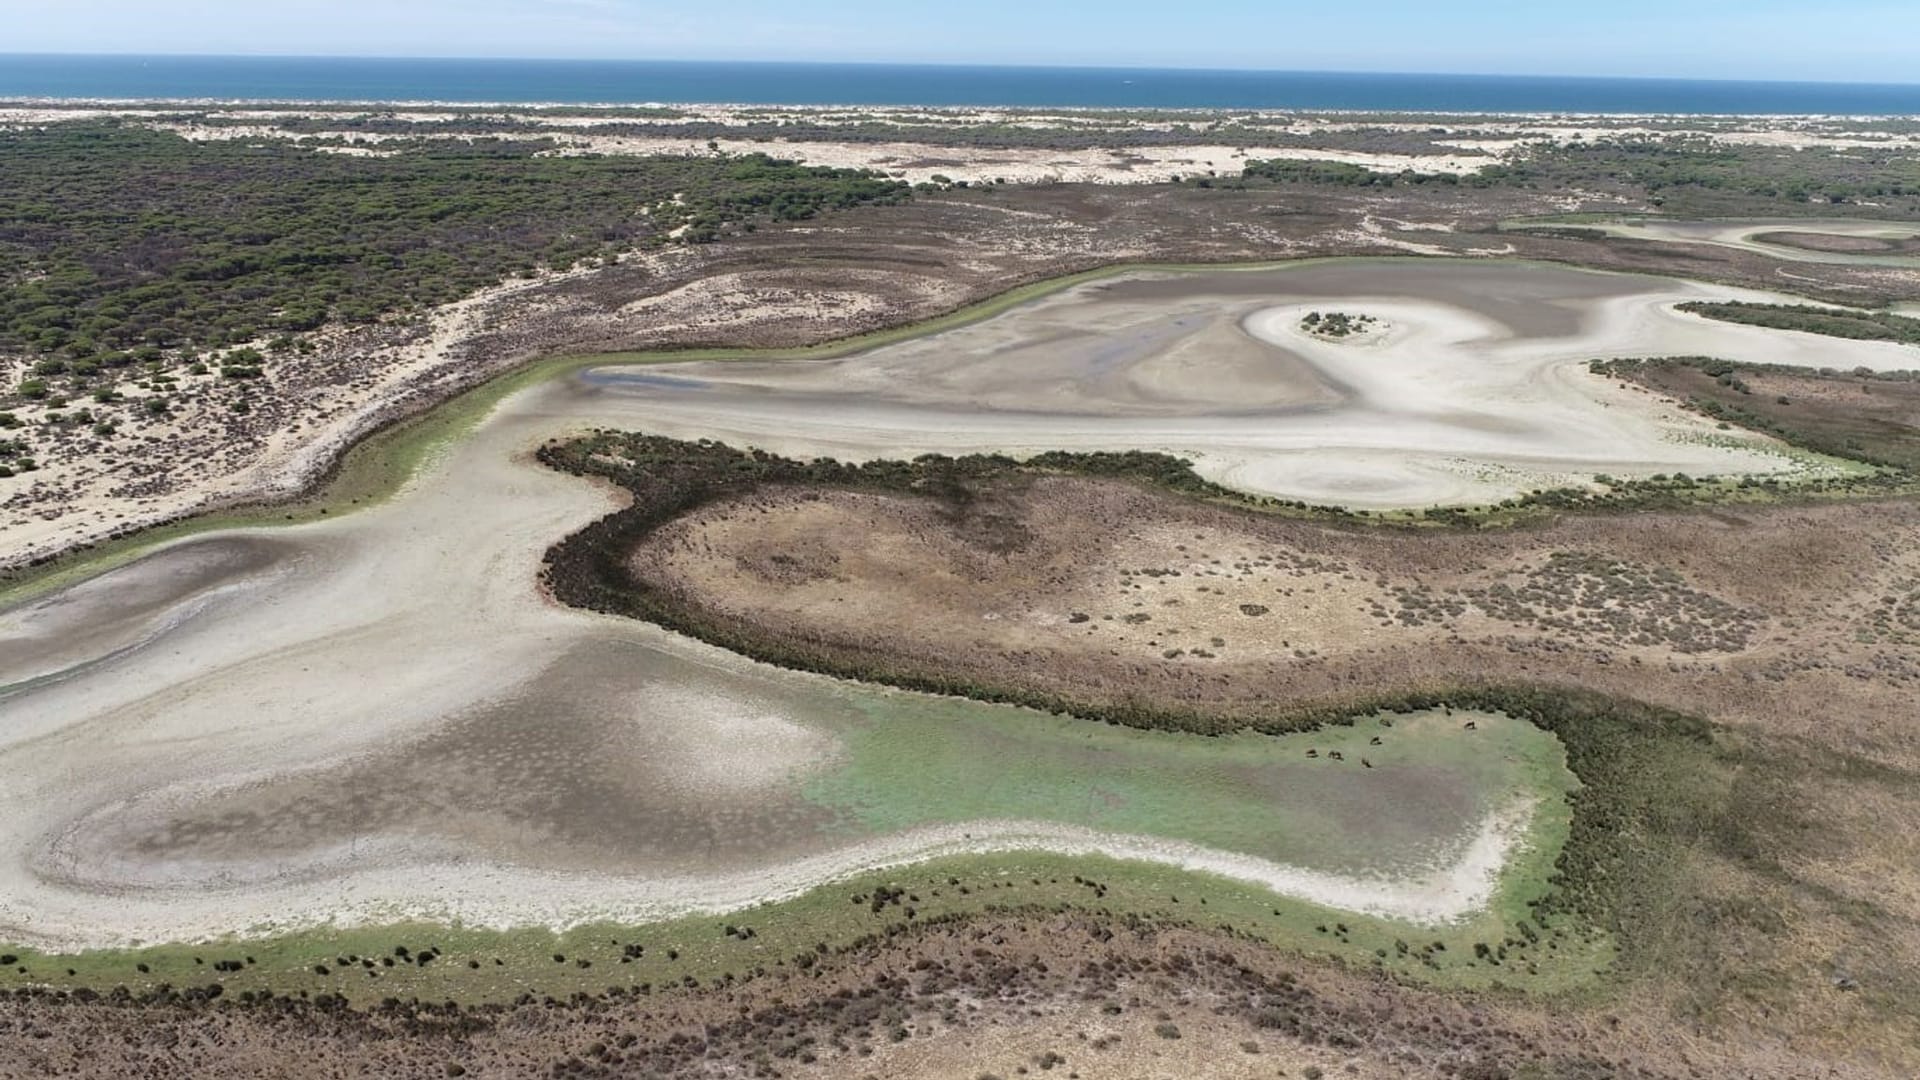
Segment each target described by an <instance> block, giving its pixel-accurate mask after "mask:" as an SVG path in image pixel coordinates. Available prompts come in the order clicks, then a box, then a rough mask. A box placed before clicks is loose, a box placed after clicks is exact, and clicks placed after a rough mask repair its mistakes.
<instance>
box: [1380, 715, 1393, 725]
mask: <svg viewBox="0 0 1920 1080" xmlns="http://www.w3.org/2000/svg"><path fill="white" fill-rule="evenodd" d="M1380 726H1381V727H1392V726H1393V721H1391V720H1389V719H1387V718H1386V717H1384V716H1383V717H1381V718H1380Z"/></svg>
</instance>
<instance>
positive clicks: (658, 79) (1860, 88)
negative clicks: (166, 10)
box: [0, 54, 1920, 115]
mask: <svg viewBox="0 0 1920 1080" xmlns="http://www.w3.org/2000/svg"><path fill="white" fill-rule="evenodd" d="M20 98H113V99H136V100H163V99H172V100H180V99H189V100H191V99H217V100H271V101H335V102H338V101H383V102H405V101H445V102H505V103H521V104H526V103H536V102H547V103H556V104H594V103H640V102H659V103H669V104H671V103H719V102H726V103H737V104H755V105H929V106H1005V107H1089V108H1092V107H1098V108H1135V109H1198V108H1211V109H1327V110H1335V109H1338V110H1358V111H1394V112H1400V111H1418V112H1500V113H1516V112H1517V113H1565V112H1574V113H1690V114H1713V113H1740V114H1820V115H1866V114H1873V115H1887V114H1901V115H1920V85H1879V84H1854V83H1791V82H1721V81H1704V80H1689V79H1600V78H1556V77H1536V76H1505V75H1383V74H1357V73H1335V72H1301V71H1199V70H1155V69H1129V68H1048V67H961V66H945V65H941V66H934V65H902V64H776V63H706V62H686V61H600V60H445V59H436V60H404V59H349V58H338V57H241V56H50V55H17V54H16V55H0V99H20Z"/></svg>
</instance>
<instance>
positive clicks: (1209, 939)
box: [0, 915, 1881, 1080]
mask: <svg viewBox="0 0 1920 1080" xmlns="http://www.w3.org/2000/svg"><path fill="white" fill-rule="evenodd" d="M1810 1049H1811V1050H1813V1051H1814V1052H1817V1048H1799V1047H1795V1046H1793V1045H1790V1044H1789V1043H1788V1042H1786V1041H1783V1040H1780V1039H1777V1038H1775V1037H1772V1036H1767V1035H1759V1036H1756V1037H1754V1038H1753V1039H1751V1040H1748V1041H1745V1042H1742V1043H1740V1044H1738V1045H1727V1044H1720V1043H1715V1044H1710V1045H1704V1046H1703V1045H1701V1044H1699V1043H1698V1042H1697V1040H1696V1039H1695V1038H1694V1037H1693V1036H1692V1035H1690V1034H1683V1033H1679V1032H1676V1031H1674V1030H1672V1029H1671V1028H1668V1027H1665V1026H1664V1025H1662V1024H1661V1023H1660V1022H1659V1021H1658V1020H1657V1019H1650V1018H1649V1015H1648V1014H1647V1013H1645V1012H1644V1011H1643V1010H1641V1009H1640V1008H1639V1007H1637V1006H1636V1005H1634V1004H1633V1003H1632V1002H1622V1003H1620V1004H1619V1006H1618V1007H1617V1008H1615V1009H1613V1010H1611V1011H1609V1012H1607V1013H1584V1014H1578V1015H1574V1016H1552V1015H1549V1014H1547V1013H1544V1012H1541V1011H1537V1010H1533V1009H1530V1008H1528V1007H1527V1006H1525V1005H1523V1004H1519V1003H1514V1002H1508V1001H1504V1000H1501V999H1497V998H1481V999H1468V998H1463V997H1459V996H1454V995H1447V994H1440V993H1434V992H1428V991H1421V990H1415V989H1410V988H1407V987H1403V986H1398V985H1395V984H1393V983H1392V982H1390V981H1387V980H1385V979H1382V978H1378V977H1375V976H1373V975H1370V974H1368V973H1365V972H1357V971H1349V970H1341V969H1335V968H1328V967H1325V966H1323V965H1318V964H1315V963H1313V962H1311V961H1308V960H1303V959H1301V958H1297V957H1288V956H1285V955H1282V954H1279V953H1276V952H1274V951H1272V950H1271V949H1265V948H1259V947H1251V946H1248V945H1246V944H1245V943H1243V942H1241V941H1239V940H1237V939H1235V938H1234V937H1233V936H1232V935H1231V934H1229V933H1226V932H1221V931H1204V930H1200V929H1182V928H1167V927H1158V928H1156V927H1151V926H1147V925H1144V924H1120V925H1115V924H1113V923H1111V922H1109V921H1108V920H1104V919H1099V918H1095V917H1089V916H1044V915H1008V916H1003V917H999V918H992V919H984V920H978V921H973V922H967V923H957V924H952V923H950V924H944V925H937V926H927V927H922V928H919V929H916V930H914V931H911V932H908V933H905V934H902V935H900V936H895V937H887V938H882V939H879V940H877V941H876V942H874V943H871V944H868V945H865V946H861V947H858V948H856V949H854V950H852V951H851V952H849V953H847V954H844V955H838V956H832V957H826V958H820V959H818V961H817V962H810V963H809V965H808V966H807V967H806V968H805V969H804V970H803V969H801V968H800V967H798V966H796V965H783V966H781V967H779V968H775V969H773V970H771V971H769V972H766V973H763V974H760V975H758V976H757V977H753V978H749V979H747V980H745V981H742V982H739V983H737V984H730V985H726V986H715V987H709V988H704V989H699V990H692V991H689V990H684V989H674V990H671V991H659V992H655V993H651V994H647V995H640V994H637V993H632V992H630V991H628V990H624V989H610V990H609V991H608V992H606V993H602V994H599V995H594V996H591V997H587V996H578V997H576V999H575V1000H573V1001H571V1002H566V1003H561V1002H552V1001H545V1002H542V1001H534V1000H525V1001H523V1002H522V1003H520V1004H517V1005H514V1006H510V1007H502V1008H482V1009H467V1010H457V1009H450V1008H444V1007H434V1006H432V1005H427V1006H418V1005H400V1004H398V1003H395V1004H394V1005H393V1006H391V1007H387V1008H382V1009H375V1010H372V1011H370V1012H354V1011H349V1010H344V1009H335V1008H329V1007H327V1006H326V1004H325V1003H324V1002H314V1001H301V1000H291V999H276V1000H275V1001H273V1002H271V1003H268V1004H264V1005H263V1004H253V1005H230V1004H227V1003H221V1004H218V1005H207V1004H200V1005H190V1004H186V1003H184V1002H177V1003H174V1004H165V1003H162V1004H148V1005H145V1006H136V1005H133V1004H131V1003H116V1002H112V1001H107V1000H91V1001H83V1000H77V999H72V998H55V997H52V996H38V997H30V996H25V995H21V996H17V997H15V998H12V999H10V1000H5V1001H3V1002H0V1077H5V1078H9V1080H12V1078H20V1080H25V1078H28V1077H33V1078H36V1080H37V1078H41V1077H54V1076H87V1077H122V1076H125V1077H151V1078H166V1077H192V1076H208V1075H226V1076H274V1077H310V1076H311V1077H318V1076H326V1077H347V1076H370V1075H377V1076H383V1077H395V1078H400V1077H445V1076H461V1075H464V1076H472V1077H520V1076H574V1077H663V1078H664V1077H723V1076H725V1077H799V1078H822V1080H825V1078H838V1077H907V1078H920V1077H926V1078H934V1077H940V1078H949V1077H959V1078H962V1080H967V1078H977V1077H981V1076H995V1077H1001V1078H1003V1080H1010V1078H1012V1077H1014V1076H1020V1075H1029V1076H1034V1075H1039V1074H1043V1073H1045V1074H1050V1075H1055V1076H1060V1077H1072V1076H1079V1077H1084V1078H1087V1080H1095V1078H1100V1077H1140V1078H1160V1077H1188V1076H1201V1075H1204V1076H1210V1077H1229V1078H1231V1077H1254V1076H1261V1077H1278V1076H1287V1077H1316V1076H1326V1077H1334V1078H1343V1077H1358V1078H1361V1080H1373V1078H1384V1077H1443V1076H1445V1077H1468V1078H1496V1077H1510V1076H1514V1075H1516V1074H1524V1075H1535V1076H1566V1077H1595V1078H1598V1077H1612V1076H1626V1075H1635V1076H1642V1077H1650V1078H1651V1077H1697V1076H1706V1075H1712V1076H1741V1077H1748V1078H1767V1080H1772V1078H1780V1080H1785V1078H1789V1077H1802V1076H1810V1075H1820V1076H1829V1077H1854V1076H1873V1075H1881V1074H1877V1073H1874V1072H1872V1071H1868V1070H1863V1069H1858V1068H1855V1067H1851V1066H1847V1065H1837V1066H1836V1065H1833V1064H1832V1063H1830V1062H1828V1061H1824V1060H1820V1059H1818V1058H1816V1057H1813V1056H1811V1055H1810V1053H1809V1050H1810ZM1523 1071H1524V1072H1523Z"/></svg>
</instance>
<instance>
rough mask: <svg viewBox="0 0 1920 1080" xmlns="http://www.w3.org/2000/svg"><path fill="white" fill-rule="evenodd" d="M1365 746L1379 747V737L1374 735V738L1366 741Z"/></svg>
mask: <svg viewBox="0 0 1920 1080" xmlns="http://www.w3.org/2000/svg"><path fill="white" fill-rule="evenodd" d="M1367 745H1368V746H1379V745H1381V741H1380V736H1378V735H1375V736H1374V737H1373V738H1371V739H1368V740H1367Z"/></svg>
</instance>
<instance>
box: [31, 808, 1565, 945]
mask: <svg viewBox="0 0 1920 1080" xmlns="http://www.w3.org/2000/svg"><path fill="white" fill-rule="evenodd" d="M1537 805H1538V802H1537V800H1535V799H1532V798H1520V799H1517V800H1515V801H1513V802H1511V803H1509V804H1508V805H1506V806H1504V807H1501V808H1497V809H1495V810H1493V811H1491V812H1489V813H1488V814H1487V815H1486V816H1485V817H1484V818H1483V819H1482V820H1481V822H1480V825H1479V827H1478V828H1477V829H1476V830H1475V831H1474V832H1473V833H1472V834H1471V835H1470V836H1468V837H1465V838H1463V839H1464V842H1463V843H1461V844H1459V845H1457V846H1456V848H1455V850H1454V851H1453V852H1449V853H1447V854H1446V855H1442V856H1440V857H1438V858H1436V859H1435V860H1434V861H1433V862H1432V863H1430V864H1429V865H1428V866H1427V867H1426V868H1425V869H1424V870H1423V871H1420V872H1416V873H1413V874H1400V875H1394V874H1388V873H1382V874H1379V875H1375V876H1361V875H1349V874H1336V873H1329V872H1325V871H1318V870H1310V869H1307V868H1305V867H1299V866H1292V865H1288V864H1284V863H1277V862H1273V861H1270V860H1267V859H1262V858H1258V857H1256V856H1251V855H1242V854H1238V853H1234V852H1228V851H1221V850H1219V849H1215V848H1208V847H1203V846H1201V845H1197V844H1188V843H1183V842H1179V841H1173V840H1163V839H1159V838H1155V837H1150V836H1138V835H1116V834H1108V833H1101V832H1097V831H1095V830H1092V829H1088V828H1084V827H1079V826H1070V825H1056V824H1051V823H1047V822H1034V821H979V822H969V823H962V824H955V825H939V826H929V827H923V828H919V829H913V830H909V831H907V832H904V833H899V834H895V835H892V836H886V837H878V838H875V839H872V840H868V841H863V842H861V843H858V844H853V845H850V846H847V847H844V848H840V849H837V850H835V851H832V852H828V853H824V854H821V855H815V856H810V857H808V858H804V859H797V860H794V861H791V862H788V863H785V864H782V865H780V866H776V867H771V868H767V869H764V870H751V871H746V872H741V873H735V874H726V875H686V876H676V877H649V878H643V877H638V876H627V875H603V874H589V873H559V872H544V871H531V870H525V869H517V868H512V867H505V866H500V865H497V864H488V863H485V862H478V861H468V860H466V859H463V858H461V857H460V856H458V855H454V854H443V855H442V856H441V857H440V858H438V859H435V860H432V861H427V862H419V861H415V859H416V858H417V856H418V852H414V851H407V850H405V847H404V845H400V844H396V843H393V842H391V841H387V842H374V843H362V844H358V845H356V846H355V848H354V849H353V850H352V851H348V850H346V849H345V846H344V845H342V847H341V848H338V849H335V850H334V851H332V852H330V853H329V854H327V855H326V856H322V857H318V858H310V859H304V860H303V861H302V868H301V871H300V875H301V877H303V878H309V879H310V878H313V877H317V876H320V875H327V874H338V875H339V876H337V877H333V878H332V879H331V880H328V881H325V882H317V881H312V880H307V881H301V882H292V883H288V884H285V885H277V886H266V887H263V886H262V885H261V884H260V883H258V882H248V883H230V884H221V883H220V880H221V877H222V874H221V871H220V870H219V869H218V868H217V867H214V866H195V865H193V864H190V863H189V864H183V863H174V864H173V865H172V867H171V869H172V870H173V871H174V876H176V877H178V878H182V879H186V878H191V879H192V883H191V884H189V883H187V881H185V880H182V881H181V882H180V883H178V884H173V885H167V886H154V885H136V884H128V883H121V882H107V881H93V882H87V881H67V882H63V883H61V884H54V883H52V882H49V881H47V880H45V879H39V878H36V877H35V876H33V875H28V874H16V875H11V876H12V877H13V880H14V881H15V882H22V881H27V880H33V881H34V885H33V886H31V887H29V888H27V889H25V890H21V889H19V888H18V886H17V885H16V887H15V891H14V892H13V894H12V895H0V926H5V927H8V928H9V929H8V930H7V932H6V940H8V941H9V942H11V943H16V944H25V945H33V946H35V947H39V948H43V949H46V950H49V951H60V952H79V951H86V950H90V949H105V948H126V947H131V946H136V945H154V944H165V943H191V942H200V941H210V940H217V939H222V938H232V937H241V938H259V937H266V936H272V935H281V934H289V933H297V932H300V931H303V930H310V929H314V928H317V927H323V926H324V927H355V926H378V925H389V924H398V923H418V922H426V923H438V924H443V925H448V926H459V927H464V928H468V929H484V930H510V929H515V928H524V927H529V926H537V927H545V928H548V929H552V930H555V931H565V930H569V929H572V928H574V927H577V926H581V925H587V924H593V923H616V924H621V925H634V926H638V925H644V924H647V923H657V922H662V921H666V920H670V919H676V918H683V917H688V916H708V915H712V916H718V915H725V914H728V913H732V912H737V911H742V910H746V909H749V908H754V907H758V906H761V905H764V904H773V903H779V902H781V901H785V900H791V899H794V898H797V897H799V896H801V895H803V894H805V893H808V892H811V891H813V890H815V889H819V888H823V887H826V886H830V885H833V884H836V883H839V882H842V881H845V880H847V879H848V878H851V877H854V876H858V875H862V874H868V873H873V872H876V871H884V870H892V869H900V868H906V867H910V866H913V865H916V864H920V863H925V862H928V861H930V860H934V859H939V858H944V857H950V856H966V855H991V854H1007V853H1019V852H1035V853H1046V854H1051V855H1064V856H1103V857H1106V858H1110V859H1118V860H1122V861H1128V862H1143V863H1150V864H1154V865H1160V866H1167V867H1171V868H1174V869H1178V870H1183V871H1187V872H1191V873H1196V874H1205V875H1211V876H1215V877H1221V878H1226V879H1228V880H1230V881H1235V882H1239V883H1242V884H1247V885H1254V886H1257V887H1261V888H1265V889H1269V890H1271V891H1272V892H1273V893H1274V894H1275V895H1276V896H1281V897H1286V898H1289V899H1293V900H1298V901H1304V902H1306V903H1310V904H1315V905H1318V906H1321V907H1326V908H1331V909H1335V910H1339V911H1346V912H1351V913H1355V914H1363V915H1372V916H1377V917H1379V918H1383V919H1392V920H1396V921H1400V922H1405V923H1410V924H1413V925H1417V926H1422V927H1432V928H1437V927H1443V926H1446V925H1449V924H1452V923H1457V922H1459V921H1461V920H1463V919H1465V918H1467V917H1468V916H1471V915H1473V914H1476V913H1478V912H1480V911H1482V910H1484V909H1485V908H1486V907H1487V905H1488V904H1489V903H1490V902H1491V901H1492V899H1493V897H1494V895H1495V893H1496V891H1497V890H1498V888H1499V882H1500V876H1501V871H1502V869H1503V868H1504V867H1505V866H1506V865H1507V862H1508V859H1509V858H1510V856H1511V855H1512V854H1513V853H1514V851H1515V850H1516V849H1517V848H1518V847H1519V846H1520V845H1521V844H1523V843H1524V842H1525V840H1526V837H1527V834H1528V832H1529V830H1530V827H1531V825H1532V823H1533V818H1534V810H1535V808H1536V807H1537ZM1449 856H1451V859H1450V861H1449ZM368 860H373V861H377V862H386V863H388V864H389V865H387V866H383V867H379V868H375V869H366V868H364V867H365V864H366V862H367V861H368ZM354 867H361V868H360V869H354ZM66 869H69V870H70V869H72V867H67V868H66Z"/></svg>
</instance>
